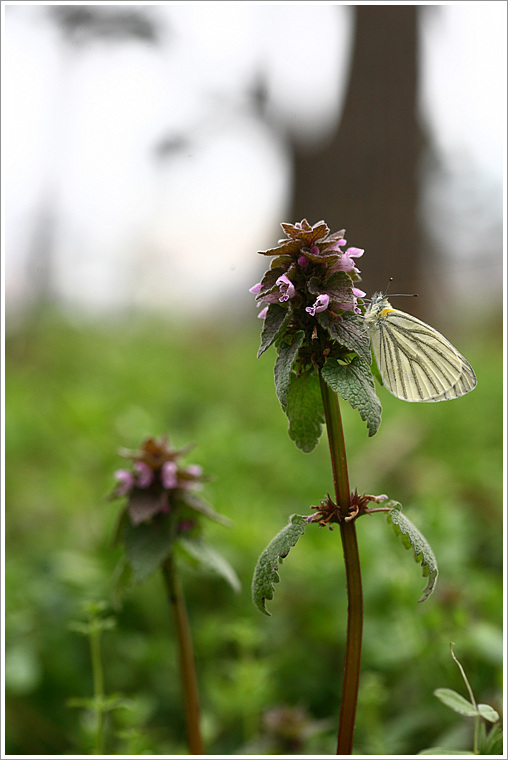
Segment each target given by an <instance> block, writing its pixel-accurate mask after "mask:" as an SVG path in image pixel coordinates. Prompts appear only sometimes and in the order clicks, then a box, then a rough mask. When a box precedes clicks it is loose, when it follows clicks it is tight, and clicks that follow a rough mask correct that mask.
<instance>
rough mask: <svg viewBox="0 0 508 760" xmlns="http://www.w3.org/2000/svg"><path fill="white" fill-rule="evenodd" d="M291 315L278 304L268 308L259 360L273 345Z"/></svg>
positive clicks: (262, 332) (272, 304)
mask: <svg viewBox="0 0 508 760" xmlns="http://www.w3.org/2000/svg"><path fill="white" fill-rule="evenodd" d="M290 314H291V312H290V310H289V309H285V308H284V307H283V306H279V304H277V303H271V304H270V305H269V306H268V311H267V312H266V317H265V319H264V322H263V329H262V331H261V345H260V346H259V351H258V359H259V357H260V356H261V354H264V352H265V351H266V349H267V348H269V347H270V346H271V345H272V343H273V341H274V340H275V338H276V337H277V335H278V334H279V332H280V330H281V328H282V327H283V325H284V323H285V322H286V320H288V319H289V317H290Z"/></svg>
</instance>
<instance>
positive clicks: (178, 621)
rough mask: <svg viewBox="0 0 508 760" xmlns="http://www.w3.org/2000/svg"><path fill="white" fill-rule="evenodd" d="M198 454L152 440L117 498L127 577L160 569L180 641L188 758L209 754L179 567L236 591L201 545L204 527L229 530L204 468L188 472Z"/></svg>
mask: <svg viewBox="0 0 508 760" xmlns="http://www.w3.org/2000/svg"><path fill="white" fill-rule="evenodd" d="M191 448H192V447H186V448H184V449H180V450H177V449H174V448H173V447H172V446H171V444H170V443H169V441H168V439H167V438H166V437H162V438H159V439H156V438H148V439H146V440H145V441H144V442H143V444H142V446H141V448H140V449H139V450H138V451H122V452H121V455H122V456H123V457H125V458H127V459H129V460H130V462H131V464H130V466H129V467H126V468H122V469H119V470H117V471H116V472H115V479H116V483H117V485H116V488H115V489H114V491H113V497H117V498H124V499H126V504H125V506H124V509H123V510H122V513H121V515H120V520H119V524H118V530H117V537H118V540H119V541H120V542H121V543H122V544H123V546H124V549H125V557H124V560H123V562H124V569H126V568H127V569H130V571H131V573H132V574H133V575H134V578H135V580H136V581H138V582H140V581H143V580H145V579H146V578H147V577H148V576H150V575H151V574H152V573H153V572H155V571H156V570H158V569H160V570H161V571H162V576H163V579H164V584H165V588H166V595H167V600H168V604H169V607H170V609H171V611H172V615H173V619H174V624H175V632H176V636H177V640H178V652H179V664H180V676H181V682H182V692H183V696H184V702H185V713H186V720H187V740H188V747H189V752H190V754H193V755H200V754H204V749H203V741H202V737H201V730H200V719H199V694H198V681H197V675H196V668H195V661H194V654H193V646H192V637H191V631H190V626H189V621H188V618H187V612H186V607H185V599H184V594H183V588H182V584H181V581H180V577H179V573H178V566H179V563H180V562H182V561H183V562H188V563H190V564H191V565H193V566H196V565H197V566H201V567H202V568H204V569H210V570H213V571H215V572H217V573H219V574H220V575H221V576H222V577H223V578H224V579H225V580H226V581H227V582H228V583H229V584H230V585H231V586H232V587H233V589H234V590H235V591H238V590H239V588H240V583H239V580H238V577H237V575H236V573H235V571H234V570H233V568H232V567H231V566H230V565H229V563H228V562H227V561H226V560H225V559H224V557H222V556H221V555H220V554H218V553H217V552H216V551H215V549H214V548H213V547H212V546H210V545H209V544H208V543H207V542H206V541H205V540H204V538H203V525H202V523H203V519H204V518H208V519H211V520H214V521H216V522H220V523H223V524H225V525H228V524H229V521H228V520H227V519H226V518H224V517H223V516H222V515H220V514H218V513H217V512H215V510H213V509H212V508H211V507H210V506H209V505H208V504H207V503H206V502H205V501H204V500H203V499H202V498H201V495H200V493H199V492H200V490H201V485H202V483H203V482H204V481H205V480H207V478H206V477H205V476H204V475H203V473H202V470H201V467H200V466H199V465H195V464H191V465H184V464H183V463H182V462H181V459H182V457H183V456H184V455H185V454H187V453H188V452H189V451H190V449H191Z"/></svg>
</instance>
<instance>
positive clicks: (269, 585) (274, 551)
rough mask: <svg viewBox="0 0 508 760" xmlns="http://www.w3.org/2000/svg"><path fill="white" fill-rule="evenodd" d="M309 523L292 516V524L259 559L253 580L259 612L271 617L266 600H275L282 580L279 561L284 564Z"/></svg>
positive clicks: (254, 598)
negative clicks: (274, 596)
mask: <svg viewBox="0 0 508 760" xmlns="http://www.w3.org/2000/svg"><path fill="white" fill-rule="evenodd" d="M307 525H308V523H307V521H306V519H305V518H304V517H302V516H301V515H292V516H291V517H290V522H289V523H288V525H286V527H285V528H283V529H282V530H281V531H280V532H279V533H277V535H276V536H275V538H273V539H272V540H271V541H270V543H269V544H268V546H267V547H266V549H265V550H264V552H263V553H262V554H261V556H260V557H259V559H258V562H257V565H256V569H255V570H254V578H253V580H252V600H253V602H254V604H255V605H256V607H257V608H258V610H260V611H261V612H264V613H265V615H270V614H271V613H270V612H268V610H267V609H266V600H267V599H273V594H274V591H275V588H274V584H275V583H278V582H279V580H280V578H279V574H278V572H277V570H278V567H279V560H280V562H281V563H282V560H283V559H284V557H287V555H288V554H289V551H290V549H291V548H292V547H293V546H294V545H295V544H296V542H297V541H298V539H299V538H300V536H302V535H303V534H304V533H305V529H306V527H307Z"/></svg>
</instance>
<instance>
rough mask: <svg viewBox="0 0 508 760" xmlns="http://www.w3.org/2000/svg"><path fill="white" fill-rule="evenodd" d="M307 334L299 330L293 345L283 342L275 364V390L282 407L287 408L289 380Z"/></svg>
mask: <svg viewBox="0 0 508 760" xmlns="http://www.w3.org/2000/svg"><path fill="white" fill-rule="evenodd" d="M304 337H305V333H304V332H303V330H299V331H298V332H297V333H295V334H294V336H293V342H292V343H286V341H283V342H282V343H281V344H280V346H279V354H278V356H277V360H276V362H275V367H274V370H273V373H274V376H275V390H276V393H277V398H278V399H279V401H280V403H281V406H282V407H285V406H286V397H287V392H288V388H289V380H290V377H291V368H292V366H293V362H294V360H295V357H296V354H297V353H298V350H299V348H300V346H301V345H302V343H303V339H304Z"/></svg>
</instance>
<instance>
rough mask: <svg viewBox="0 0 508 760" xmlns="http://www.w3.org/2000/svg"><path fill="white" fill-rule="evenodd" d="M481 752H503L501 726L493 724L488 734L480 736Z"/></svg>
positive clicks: (491, 753) (492, 753) (482, 753)
mask: <svg viewBox="0 0 508 760" xmlns="http://www.w3.org/2000/svg"><path fill="white" fill-rule="evenodd" d="M480 754H481V755H502V754H503V732H502V730H501V726H499V725H497V726H493V727H492V729H491V731H490V732H489V734H488V736H483V737H480Z"/></svg>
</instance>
